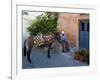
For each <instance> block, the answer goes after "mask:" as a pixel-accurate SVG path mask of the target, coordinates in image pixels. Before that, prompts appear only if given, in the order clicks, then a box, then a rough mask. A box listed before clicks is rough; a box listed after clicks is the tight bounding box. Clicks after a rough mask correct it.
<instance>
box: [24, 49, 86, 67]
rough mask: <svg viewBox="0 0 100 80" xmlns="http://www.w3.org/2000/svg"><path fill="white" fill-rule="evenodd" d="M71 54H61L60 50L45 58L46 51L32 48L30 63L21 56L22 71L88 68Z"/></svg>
mask: <svg viewBox="0 0 100 80" xmlns="http://www.w3.org/2000/svg"><path fill="white" fill-rule="evenodd" d="M73 54H74V53H73V52H72V51H70V52H66V53H62V52H61V50H59V49H58V50H55V49H52V50H51V58H49V59H48V57H47V50H46V49H43V48H42V49H39V48H33V49H32V53H31V59H32V63H31V64H30V63H29V62H28V61H27V58H26V57H24V56H23V58H22V59H23V60H22V67H23V69H29V68H51V67H74V66H88V64H86V63H83V62H80V61H77V60H75V59H73Z"/></svg>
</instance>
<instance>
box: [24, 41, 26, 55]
mask: <svg viewBox="0 0 100 80" xmlns="http://www.w3.org/2000/svg"><path fill="white" fill-rule="evenodd" d="M26 50H27V49H26V40H25V41H24V56H26Z"/></svg>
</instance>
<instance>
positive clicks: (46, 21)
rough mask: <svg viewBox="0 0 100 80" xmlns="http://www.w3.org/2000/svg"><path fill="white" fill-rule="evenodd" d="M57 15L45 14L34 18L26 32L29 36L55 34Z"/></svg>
mask: <svg viewBox="0 0 100 80" xmlns="http://www.w3.org/2000/svg"><path fill="white" fill-rule="evenodd" d="M57 20H58V13H51V12H45V13H43V14H42V15H39V16H37V17H36V19H35V20H33V21H32V23H31V24H30V26H29V27H28V28H27V31H28V32H29V34H30V35H33V36H35V35H37V34H38V33H42V34H48V33H51V32H52V33H55V32H57Z"/></svg>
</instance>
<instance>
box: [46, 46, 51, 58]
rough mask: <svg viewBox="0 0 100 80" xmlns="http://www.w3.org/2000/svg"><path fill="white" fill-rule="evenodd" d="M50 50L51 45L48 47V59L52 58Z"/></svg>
mask: <svg viewBox="0 0 100 80" xmlns="http://www.w3.org/2000/svg"><path fill="white" fill-rule="evenodd" d="M50 49H51V44H49V45H48V55H47V56H48V58H50V57H51V56H50Z"/></svg>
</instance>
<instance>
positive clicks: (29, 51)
mask: <svg viewBox="0 0 100 80" xmlns="http://www.w3.org/2000/svg"><path fill="white" fill-rule="evenodd" d="M31 50H32V48H30V49H28V51H27V60H28V61H29V63H32V61H31V58H30V54H31Z"/></svg>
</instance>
